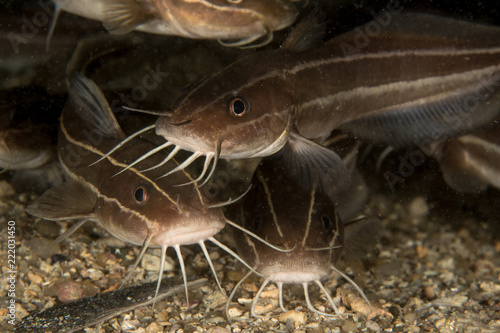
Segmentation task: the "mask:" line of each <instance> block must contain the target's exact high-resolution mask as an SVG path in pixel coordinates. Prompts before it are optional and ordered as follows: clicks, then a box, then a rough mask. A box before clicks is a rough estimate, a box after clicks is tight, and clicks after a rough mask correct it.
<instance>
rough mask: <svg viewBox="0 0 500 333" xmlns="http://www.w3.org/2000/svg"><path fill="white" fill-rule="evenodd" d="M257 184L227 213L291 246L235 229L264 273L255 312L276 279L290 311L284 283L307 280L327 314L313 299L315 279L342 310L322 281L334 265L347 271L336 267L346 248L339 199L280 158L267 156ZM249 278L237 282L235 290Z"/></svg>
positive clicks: (245, 254)
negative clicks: (301, 179)
mask: <svg viewBox="0 0 500 333" xmlns="http://www.w3.org/2000/svg"><path fill="white" fill-rule="evenodd" d="M252 185H253V186H252V189H251V190H250V192H249V193H248V194H247V195H246V196H245V197H244V198H243V199H241V201H240V202H238V203H236V204H234V205H233V206H231V207H229V208H228V210H229V211H230V212H229V213H227V214H229V216H231V217H232V218H233V219H234V220H235V221H237V223H239V224H240V225H241V226H242V227H243V228H245V229H247V230H248V231H250V232H253V233H254V234H256V235H257V236H259V237H261V238H262V239H266V240H267V241H268V242H269V243H271V244H274V245H277V246H279V247H281V248H286V249H290V251H287V252H280V251H276V250H275V249H272V248H270V247H269V246H267V245H264V244H262V243H261V242H260V241H256V240H255V238H252V237H249V236H248V235H247V234H243V233H242V232H240V231H235V239H236V244H237V248H238V253H239V255H240V256H241V257H242V258H243V259H244V260H245V261H246V262H247V263H248V264H249V265H250V266H251V267H252V268H253V269H254V270H255V271H256V272H258V273H259V274H260V275H261V276H262V277H263V279H264V282H263V283H262V286H261V288H260V289H259V291H258V292H257V294H256V296H255V298H254V300H253V302H252V309H251V313H252V315H253V316H255V315H256V313H255V307H256V304H257V301H258V298H259V296H260V294H261V292H262V291H263V290H264V288H265V287H266V286H267V284H268V283H270V282H274V283H276V284H277V285H278V288H279V293H280V296H279V297H280V298H279V302H280V307H281V309H282V310H283V311H286V310H285V308H284V305H283V300H282V287H283V285H284V284H301V285H302V286H303V288H304V293H305V296H306V301H307V304H308V307H309V309H310V310H311V311H313V312H316V313H319V314H325V313H323V312H320V311H318V310H316V309H314V307H313V306H312V304H311V302H310V300H309V294H308V285H309V283H315V284H317V285H318V286H319V287H320V289H321V290H322V291H323V292H324V293H325V295H326V297H327V298H328V300H329V302H330V305H331V306H332V307H333V309H334V310H335V311H336V313H337V314H338V311H337V308H336V305H335V304H334V302H333V300H332V299H331V297H330V295H329V293H328V292H327V291H326V289H325V288H324V287H323V285H322V281H324V280H325V279H327V278H328V276H329V274H330V272H331V271H332V270H335V271H337V272H338V273H339V274H341V275H342V276H344V277H345V275H344V274H343V273H342V272H340V271H338V270H337V269H336V268H335V263H336V261H337V260H338V259H339V257H340V255H341V254H343V252H344V224H343V223H342V221H341V219H340V217H339V215H338V213H337V209H336V207H335V204H334V203H333V201H332V200H331V199H330V198H329V197H328V196H327V195H325V194H323V193H321V192H319V191H317V190H316V187H314V186H313V187H312V188H311V189H309V190H307V189H304V188H302V187H301V186H299V184H298V183H297V182H296V181H295V180H293V179H292V178H290V177H289V176H287V173H286V172H284V166H283V163H282V161H276V160H275V159H271V160H264V161H263V162H262V163H261V164H260V165H259V167H258V168H257V171H256V174H255V176H254V180H253V183H252ZM246 277H248V275H247V276H246ZM347 279H348V278H347ZM348 280H349V281H350V282H352V281H351V280H350V279H348ZM243 281H244V279H243V280H242V281H240V282H239V283H238V285H237V287H235V289H234V291H233V295H234V293H235V291H236V290H237V288H238V286H239V285H240V284H241V283H242V282H243ZM358 289H359V288H358ZM228 304H229V303H228Z"/></svg>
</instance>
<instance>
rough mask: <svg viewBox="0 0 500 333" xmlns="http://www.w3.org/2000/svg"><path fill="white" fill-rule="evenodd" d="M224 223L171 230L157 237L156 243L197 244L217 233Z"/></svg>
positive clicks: (169, 244)
mask: <svg viewBox="0 0 500 333" xmlns="http://www.w3.org/2000/svg"><path fill="white" fill-rule="evenodd" d="M223 227H224V225H222V226H211V227H207V228H204V229H201V230H200V226H198V225H191V226H188V227H181V228H177V229H175V230H173V231H171V232H168V233H166V234H164V235H162V236H160V237H155V239H154V242H155V245H160V246H161V245H165V246H174V245H191V244H197V243H199V242H202V241H205V240H207V239H208V238H210V237H212V236H214V235H215V234H217V233H218V232H219V231H220V230H221V229H222V228H223Z"/></svg>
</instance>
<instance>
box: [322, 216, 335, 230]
mask: <svg viewBox="0 0 500 333" xmlns="http://www.w3.org/2000/svg"><path fill="white" fill-rule="evenodd" d="M321 222H323V228H324V229H325V230H330V227H331V226H332V222H331V221H330V217H328V215H323V216H321Z"/></svg>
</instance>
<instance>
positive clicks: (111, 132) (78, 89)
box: [69, 73, 126, 140]
mask: <svg viewBox="0 0 500 333" xmlns="http://www.w3.org/2000/svg"><path fill="white" fill-rule="evenodd" d="M69 96H70V99H71V102H72V103H73V105H74V107H75V112H76V113H77V114H78V116H79V117H80V118H81V119H82V120H84V121H85V122H86V123H87V125H88V127H89V128H92V129H94V130H96V131H98V133H99V134H101V135H103V136H105V137H109V138H117V139H120V140H121V139H124V138H125V137H126V136H125V134H124V133H123V131H122V129H121V128H120V125H119V124H118V121H117V120H116V118H115V115H114V114H113V110H111V107H110V106H109V104H108V102H107V101H106V97H105V96H104V94H103V93H102V91H101V89H100V88H99V87H98V86H97V85H96V84H95V83H94V81H92V80H90V79H88V78H86V77H85V76H83V75H82V74H81V73H76V74H75V76H74V77H73V79H72V80H71V84H70V87H69Z"/></svg>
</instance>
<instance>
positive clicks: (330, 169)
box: [283, 133, 350, 195]
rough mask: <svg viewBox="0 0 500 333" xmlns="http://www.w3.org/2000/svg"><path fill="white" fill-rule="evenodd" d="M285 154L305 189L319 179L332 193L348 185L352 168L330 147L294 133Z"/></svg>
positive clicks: (328, 191) (323, 186) (295, 175)
mask: <svg viewBox="0 0 500 333" xmlns="http://www.w3.org/2000/svg"><path fill="white" fill-rule="evenodd" d="M283 158H284V162H285V165H286V168H287V169H288V170H289V172H290V175H291V176H292V177H293V178H294V179H295V180H297V182H298V183H299V184H300V186H302V187H304V188H306V189H310V188H311V187H312V186H313V184H314V183H317V184H319V187H320V188H321V189H322V190H323V191H324V192H326V193H327V194H329V195H330V194H333V193H339V192H342V191H345V190H346V189H347V188H349V184H350V176H349V171H348V170H347V168H346V166H345V165H344V162H342V159H341V158H340V157H339V156H338V155H337V153H335V152H334V151H333V150H331V149H329V148H326V147H323V146H321V145H319V144H317V143H315V142H313V141H310V140H308V139H306V138H304V137H302V136H300V135H298V134H295V133H292V134H291V135H290V139H289V141H288V143H287V144H286V145H285V147H284V150H283Z"/></svg>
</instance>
